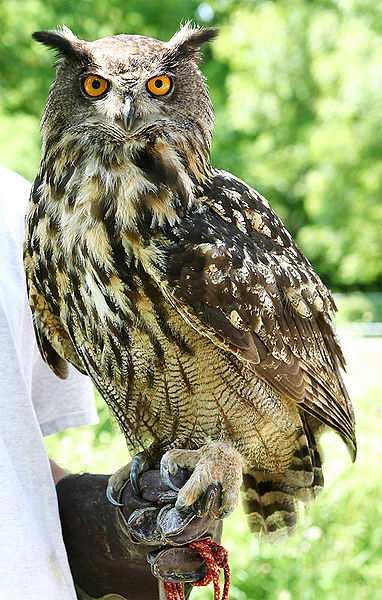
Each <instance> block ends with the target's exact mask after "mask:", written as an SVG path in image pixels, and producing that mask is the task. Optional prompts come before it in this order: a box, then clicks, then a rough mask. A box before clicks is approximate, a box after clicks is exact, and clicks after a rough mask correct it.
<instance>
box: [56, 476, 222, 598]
mask: <svg viewBox="0 0 382 600" xmlns="http://www.w3.org/2000/svg"><path fill="white" fill-rule="evenodd" d="M188 476H189V473H187V472H186V471H185V470H180V471H179V472H178V473H177V475H176V476H175V477H174V483H176V485H178V487H181V486H182V485H183V484H184V483H185V481H186V480H187V478H188ZM108 479H109V476H108V475H90V474H84V475H68V476H67V477H64V478H63V479H61V481H60V482H59V483H58V484H57V487H56V489H57V496H58V504H59V511H60V518H61V525H62V532H63V538H64V542H65V546H66V550H67V554H68V558H69V564H70V568H71V571H72V575H73V579H74V582H75V585H76V590H77V595H78V598H79V599H80V600H95V599H97V600H101V599H102V600H157V599H158V579H159V580H161V581H163V582H179V583H180V582H183V583H186V586H185V587H186V597H188V594H189V593H190V590H191V586H188V585H187V582H193V581H198V580H200V579H202V578H203V577H204V575H205V573H206V569H205V565H204V563H203V562H202V560H201V558H200V556H199V555H198V554H197V553H196V552H195V551H193V550H191V549H190V548H188V547H187V544H188V543H190V542H192V541H196V540H200V539H204V538H207V537H212V538H213V539H214V540H216V541H220V537H221V530H222V522H221V521H220V520H219V507H220V496H221V490H220V486H219V485H218V484H216V485H212V486H210V487H209V489H208V490H207V492H206V494H205V495H204V497H203V498H202V499H201V500H200V501H199V502H198V503H197V504H195V505H194V506H193V507H192V508H189V509H187V510H185V511H182V512H180V511H178V510H176V509H175V508H174V504H175V500H176V493H174V492H173V491H172V490H170V489H169V488H168V487H166V486H165V485H164V484H163V483H162V482H161V479H160V474H159V469H158V470H157V469H155V470H154V469H153V470H150V471H146V472H145V473H143V474H142V475H141V476H140V480H139V485H140V489H141V497H138V496H136V495H135V494H134V492H133V489H132V486H131V484H130V483H128V484H127V485H126V486H125V488H124V489H123V490H122V492H121V496H120V498H119V501H120V503H121V505H122V506H121V507H116V506H113V505H111V504H110V503H109V502H108V500H107V499H106V487H107V483H108Z"/></svg>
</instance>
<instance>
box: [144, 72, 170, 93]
mask: <svg viewBox="0 0 382 600" xmlns="http://www.w3.org/2000/svg"><path fill="white" fill-rule="evenodd" d="M146 86H147V89H148V91H149V92H150V94H153V95H154V96H165V95H166V94H168V93H169V91H170V90H171V88H172V79H171V77H169V76H168V75H157V76H156V77H151V79H149V80H148V82H147V83H146Z"/></svg>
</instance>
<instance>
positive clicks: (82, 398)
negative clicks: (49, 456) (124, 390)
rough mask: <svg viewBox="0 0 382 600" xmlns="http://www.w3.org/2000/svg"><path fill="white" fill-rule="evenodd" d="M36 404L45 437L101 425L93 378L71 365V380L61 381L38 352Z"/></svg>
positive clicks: (36, 352)
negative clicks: (73, 428) (69, 429)
mask: <svg viewBox="0 0 382 600" xmlns="http://www.w3.org/2000/svg"><path fill="white" fill-rule="evenodd" d="M32 402H33V406H34V409H35V412H36V415H37V419H38V422H39V424H40V428H41V432H42V434H43V435H44V436H46V435H51V434H53V433H57V432H59V431H63V430H64V429H68V428H70V427H79V426H81V425H93V424H94V423H97V422H98V418H97V411H96V408H95V403H94V388H93V385H92V382H91V381H90V379H89V377H86V376H85V375H82V374H81V373H79V372H78V371H77V370H76V369H75V368H74V367H72V366H71V365H70V367H69V376H68V378H67V379H65V380H62V379H59V378H58V377H57V376H56V375H55V374H54V373H53V372H52V370H51V369H50V368H49V367H48V365H47V364H46V363H44V361H43V360H42V358H41V356H40V353H39V351H38V349H37V348H36V349H35V356H34V362H33V372H32Z"/></svg>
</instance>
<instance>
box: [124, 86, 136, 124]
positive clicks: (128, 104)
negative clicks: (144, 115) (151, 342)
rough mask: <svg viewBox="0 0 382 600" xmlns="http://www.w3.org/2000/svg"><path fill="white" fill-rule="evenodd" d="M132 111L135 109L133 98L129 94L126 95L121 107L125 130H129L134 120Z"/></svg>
mask: <svg viewBox="0 0 382 600" xmlns="http://www.w3.org/2000/svg"><path fill="white" fill-rule="evenodd" d="M134 113H135V111H134V104H133V98H132V97H131V96H130V95H128V96H126V98H125V102H124V104H123V108H122V121H123V125H124V127H125V129H126V131H129V130H130V129H131V126H132V124H133V121H134Z"/></svg>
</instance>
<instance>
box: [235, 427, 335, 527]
mask: <svg viewBox="0 0 382 600" xmlns="http://www.w3.org/2000/svg"><path fill="white" fill-rule="evenodd" d="M302 422H303V431H302V432H301V434H300V436H299V438H298V440H297V448H296V451H295V453H294V455H293V459H292V461H291V463H290V465H289V468H288V470H287V471H286V472H285V473H283V474H282V475H278V474H277V475H275V474H272V473H265V472H260V471H253V472H251V473H249V474H245V475H244V478H243V500H244V507H245V510H246V512H247V514H248V521H249V526H250V529H251V531H253V532H256V533H265V534H268V535H269V536H272V537H278V536H279V535H283V534H285V533H290V532H291V531H292V530H293V528H294V526H295V525H296V520H297V500H302V501H303V502H308V501H309V500H312V499H313V498H315V497H316V495H317V494H318V493H319V491H320V490H321V489H322V487H323V484H324V478H323V474H322V468H321V457H320V453H319V449H318V447H317V442H316V439H315V435H314V433H313V429H314V427H313V426H312V424H313V423H312V421H311V422H310V423H309V422H308V418H307V417H306V416H302Z"/></svg>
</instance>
